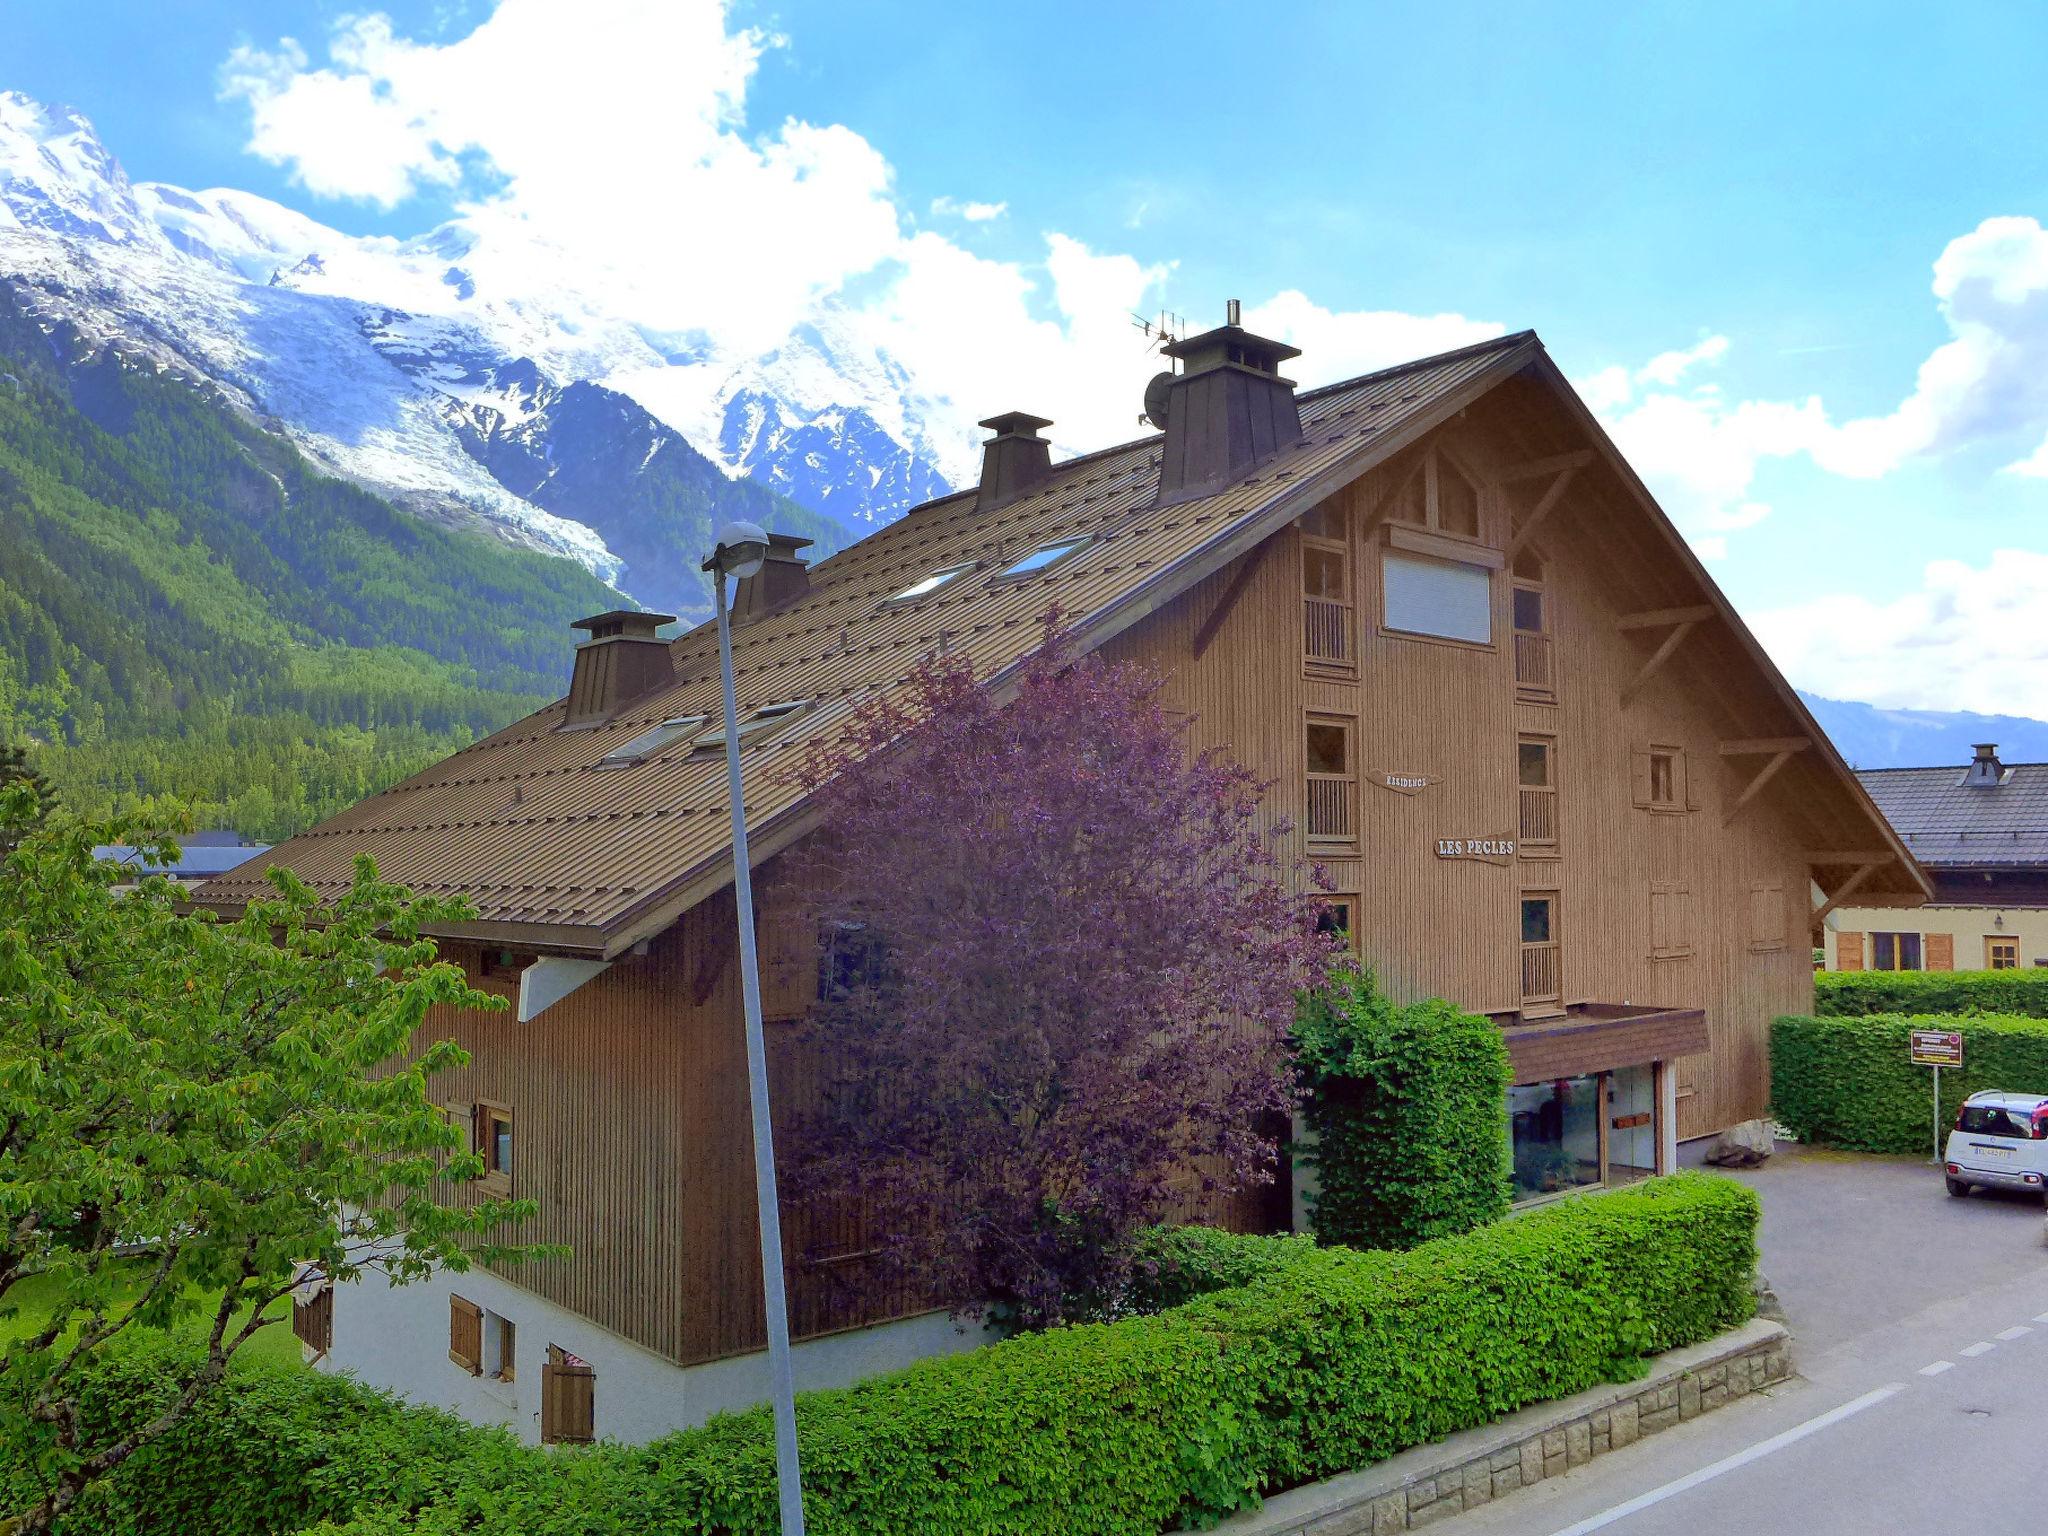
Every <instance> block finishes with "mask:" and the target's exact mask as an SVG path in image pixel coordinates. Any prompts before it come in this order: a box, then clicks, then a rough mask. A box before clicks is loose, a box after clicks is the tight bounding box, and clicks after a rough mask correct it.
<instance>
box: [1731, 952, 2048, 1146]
mask: <svg viewBox="0 0 2048 1536" xmlns="http://www.w3.org/2000/svg"><path fill="white" fill-rule="evenodd" d="M1852 974H1854V973H1852ZM1916 1029H1956V1030H1961V1031H1962V1035H1963V1066H1962V1068H1961V1070H1960V1071H1957V1070H1952V1069H1944V1070H1943V1072H1942V1074H1941V1126H1942V1130H1943V1132H1944V1133H1946V1132H1947V1130H1948V1128H1949V1127H1950V1126H1952V1125H1953V1124H1955V1117H1956V1111H1957V1110H1958V1109H1960V1108H1961V1107H1962V1102H1963V1100H1964V1099H1966V1098H1968V1097H1969V1096H1970V1095H1971V1094H1973V1093H1977V1092H1980V1091H1982V1090H1983V1089H1986V1088H2002V1089H2006V1090H2009V1091H2011V1092H2015V1093H2048V1020H2044V1019H2033V1018H2012V1017H1999V1016H1997V1015H1991V1014H1971V1015H1955V1014H1918V1015H1907V1014H1874V1015H1870V1016H1867V1017H1850V1018H1812V1017H1806V1016H1803V1015H1794V1016H1789V1017H1785V1018H1781V1019H1778V1020H1776V1021H1775V1022H1774V1023H1773V1024H1772V1025H1771V1113H1772V1114H1774V1115H1775V1116H1776V1117H1777V1118H1778V1119H1779V1120H1780V1121H1781V1122H1782V1123H1783V1124H1784V1125H1785V1127H1786V1129H1788V1130H1790V1131H1791V1132H1792V1134H1793V1135H1795V1136H1797V1137H1798V1138H1799V1139H1800V1140H1801V1141H1805V1142H1812V1143H1815V1144H1818V1145H1821V1146H1833V1147H1844V1148H1847V1149H1848V1150H1850V1151H1854V1152H1929V1151H1931V1150H1932V1149H1933V1141H1934V1105H1933V1094H1934V1089H1933V1084H1932V1083H1931V1081H1930V1080H1929V1079H1930V1077H1931V1075H1932V1074H1931V1070H1930V1069H1929V1068H1927V1067H1916V1066H1914V1065H1913V1063H1912V1060H1911V1056H1910V1054H1909V1051H1908V1045H1909V1035H1910V1033H1911V1031H1913V1030H1916Z"/></svg>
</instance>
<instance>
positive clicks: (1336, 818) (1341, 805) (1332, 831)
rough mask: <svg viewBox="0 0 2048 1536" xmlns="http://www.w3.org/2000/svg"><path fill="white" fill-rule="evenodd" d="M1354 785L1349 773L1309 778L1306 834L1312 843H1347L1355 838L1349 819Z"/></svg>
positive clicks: (1317, 774) (1320, 774) (1355, 787)
mask: <svg viewBox="0 0 2048 1536" xmlns="http://www.w3.org/2000/svg"><path fill="white" fill-rule="evenodd" d="M1357 784H1358V780H1357V779H1356V778H1355V777H1354V776H1353V775H1351V774H1348V773H1347V774H1327V773H1312V774H1310V775H1309V776H1308V835H1309V837H1310V839H1311V840H1312V841H1315V842H1325V843H1348V842H1350V841H1351V840H1352V839H1353V838H1355V837H1356V836H1357V835H1358V829H1357V827H1356V826H1355V824H1354V823H1353V820H1352V806H1353V804H1354V802H1355V801H1356V799H1357V793H1356V791H1357Z"/></svg>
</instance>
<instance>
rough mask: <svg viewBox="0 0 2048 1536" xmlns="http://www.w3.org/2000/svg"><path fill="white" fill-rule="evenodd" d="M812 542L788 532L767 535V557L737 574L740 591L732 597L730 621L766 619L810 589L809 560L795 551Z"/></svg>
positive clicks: (745, 622) (808, 545)
mask: <svg viewBox="0 0 2048 1536" xmlns="http://www.w3.org/2000/svg"><path fill="white" fill-rule="evenodd" d="M811 543H812V541H811V540H809V539H800V538H798V537H796V535H795V534H790V533H771V534H769V535H768V558H767V559H766V560H763V561H762V562H761V569H760V570H758V571H756V572H754V574H753V575H751V576H742V577H741V578H740V585H739V591H738V592H737V593H736V594H734V596H733V600H732V621H733V623H735V624H751V623H752V622H753V621H754V620H756V619H765V618H767V617H768V615H769V614H771V613H773V612H775V611H776V610H777V609H778V608H784V607H787V606H788V605H789V604H791V603H793V602H795V601H796V600H797V599H798V598H800V597H802V596H803V595H804V594H805V593H806V592H808V591H810V590H811V567H810V564H809V562H807V561H806V560H805V559H804V557H803V556H802V555H800V554H798V553H797V551H798V550H800V549H809V548H810V547H811Z"/></svg>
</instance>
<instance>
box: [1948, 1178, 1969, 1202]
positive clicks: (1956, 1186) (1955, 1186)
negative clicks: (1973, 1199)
mask: <svg viewBox="0 0 2048 1536" xmlns="http://www.w3.org/2000/svg"><path fill="white" fill-rule="evenodd" d="M1946 1182H1947V1184H1948V1192H1949V1193H1950V1194H1952V1195H1954V1196H1955V1197H1956V1198H1957V1199H1958V1200H1960V1199H1962V1198H1963V1196H1965V1195H1967V1194H1968V1193H1969V1192H1970V1186H1969V1185H1968V1184H1965V1183H1964V1182H1963V1181H1962V1180H1961V1179H1949V1180H1947V1181H1946Z"/></svg>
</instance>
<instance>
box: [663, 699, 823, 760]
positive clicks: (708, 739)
mask: <svg viewBox="0 0 2048 1536" xmlns="http://www.w3.org/2000/svg"><path fill="white" fill-rule="evenodd" d="M810 707H811V701H810V700H809V699H784V700H783V701H782V702H781V703H779V704H763V705H762V706H761V707H760V708H759V709H756V710H753V711H751V712H750V713H748V714H745V715H742V716H741V717H740V730H739V740H740V745H741V746H745V745H746V744H747V742H748V740H749V739H750V738H752V737H756V736H760V735H762V734H764V733H765V732H767V731H771V730H774V729H777V728H778V727H780V726H783V725H786V724H788V723H789V722H790V721H791V720H793V719H795V718H796V717H797V716H798V715H800V714H802V713H803V712H804V711H805V710H807V709H809V708H810ZM699 723H700V724H701V723H702V722H699ZM690 750H691V751H693V752H711V751H720V752H722V751H724V750H725V727H724V726H722V725H721V726H719V727H718V728H717V729H716V730H711V731H706V732H704V734H703V735H701V736H699V737H698V738H697V739H696V740H695V741H693V742H691V743H690Z"/></svg>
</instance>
